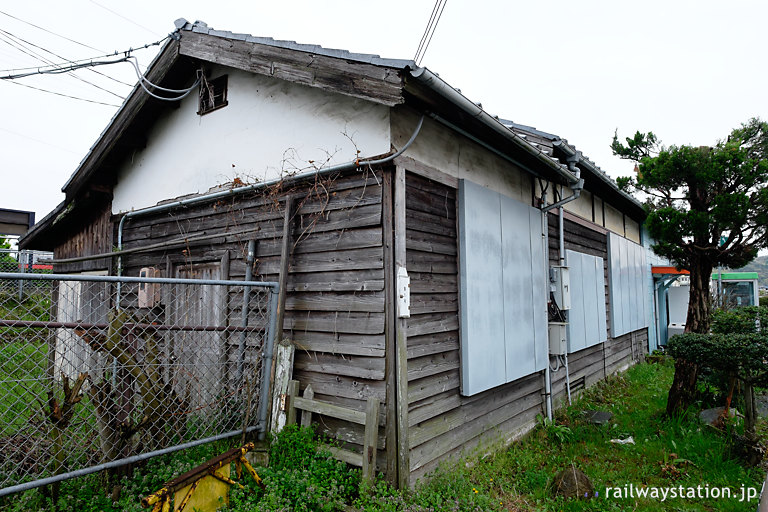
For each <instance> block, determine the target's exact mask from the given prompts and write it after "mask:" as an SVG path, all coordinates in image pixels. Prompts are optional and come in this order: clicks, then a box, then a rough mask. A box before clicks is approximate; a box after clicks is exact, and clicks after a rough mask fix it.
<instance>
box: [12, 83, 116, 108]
mask: <svg viewBox="0 0 768 512" xmlns="http://www.w3.org/2000/svg"><path fill="white" fill-rule="evenodd" d="M9 83H12V84H13V85H20V86H22V87H28V88H30V89H34V90H36V91H40V92H47V93H49V94H55V95H56V96H63V97H65V98H71V99H73V100H80V101H87V102H88V103H95V104H97V105H106V106H108V107H119V106H120V105H115V104H114V103H105V102H103V101H95V100H89V99H87V98H80V97H78V96H71V95H69V94H64V93H61V92H56V91H49V90H48V89H42V88H40V87H35V86H33V85H29V84H22V83H21V82H9Z"/></svg>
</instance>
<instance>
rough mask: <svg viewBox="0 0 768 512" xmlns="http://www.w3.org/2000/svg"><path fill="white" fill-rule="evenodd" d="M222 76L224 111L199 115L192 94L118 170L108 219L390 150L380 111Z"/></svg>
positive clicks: (258, 79)
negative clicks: (213, 190) (225, 83)
mask: <svg viewBox="0 0 768 512" xmlns="http://www.w3.org/2000/svg"><path fill="white" fill-rule="evenodd" d="M222 74H228V75H229V78H228V81H229V83H228V92H227V101H228V103H229V104H228V105H227V106H225V107H223V108H220V109H218V110H216V111H213V112H211V113H208V114H206V115H203V116H200V115H198V114H197V110H198V99H197V95H196V94H195V93H194V92H193V93H192V94H190V95H189V96H188V97H187V98H185V99H184V100H182V102H181V104H180V107H179V108H178V109H176V110H171V111H169V113H168V114H167V115H166V116H164V117H163V118H162V119H160V120H159V121H158V122H157V123H156V124H155V125H154V126H153V127H152V128H151V129H150V131H149V132H148V133H147V134H146V138H147V146H146V148H144V149H141V150H136V151H135V152H134V153H133V155H132V156H131V158H128V159H127V161H126V162H124V163H123V165H122V167H121V169H120V170H119V173H118V182H117V185H116V186H115V188H114V197H113V200H112V212H113V213H119V212H126V211H130V210H132V209H140V208H144V207H148V206H153V205H155V204H157V203H158V202H161V201H164V200H168V199H173V198H176V197H180V196H183V195H188V194H199V193H205V192H207V191H209V190H210V189H211V188H213V187H216V186H219V185H224V184H227V183H231V182H232V181H233V180H234V179H235V178H239V179H240V180H242V181H243V182H245V183H252V182H254V181H256V180H265V179H271V178H275V177H279V176H281V175H283V174H285V173H289V172H296V171H305V172H311V171H312V170H313V168H314V167H326V166H330V165H336V164H341V163H346V162H349V161H351V160H354V159H355V158H357V157H358V156H359V157H360V158H365V157H371V156H377V155H381V154H384V153H387V152H389V151H390V119H389V115H390V114H389V108H388V107H386V106H383V105H378V104H374V103H371V102H368V101H365V100H361V99H357V98H350V97H348V96H343V95H341V94H335V93H330V92H328V91H323V90H320V89H315V88H311V87H307V86H303V85H298V84H293V83H289V82H286V81H283V80H279V79H275V78H271V77H265V76H262V75H256V74H251V73H246V72H242V71H238V70H234V69H231V68H218V69H214V72H213V73H212V75H211V77H212V78H216V77H218V76H220V75H222ZM358 151H359V154H358V153H357V152H358ZM310 162H312V163H310Z"/></svg>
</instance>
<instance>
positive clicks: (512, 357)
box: [499, 195, 544, 382]
mask: <svg viewBox="0 0 768 512" xmlns="http://www.w3.org/2000/svg"><path fill="white" fill-rule="evenodd" d="M499 197H500V200H501V239H502V255H503V271H502V274H503V282H504V320H505V329H504V332H505V336H504V338H505V346H506V349H505V351H506V377H505V381H504V382H511V381H513V380H515V379H518V378H520V377H523V376H525V375H529V374H531V373H533V372H534V371H535V370H534V367H535V362H536V352H535V330H534V311H535V309H536V306H537V305H536V304H534V300H533V281H532V279H531V277H532V276H531V264H532V258H531V235H530V231H531V226H530V215H529V212H528V209H529V207H528V206H526V205H524V204H523V203H521V202H519V201H515V200H514V199H512V198H510V197H506V196H503V195H500V196H499ZM539 233H541V227H539ZM543 268H544V267H543V264H542V265H541V268H540V270H539V273H543V271H544V270H543Z"/></svg>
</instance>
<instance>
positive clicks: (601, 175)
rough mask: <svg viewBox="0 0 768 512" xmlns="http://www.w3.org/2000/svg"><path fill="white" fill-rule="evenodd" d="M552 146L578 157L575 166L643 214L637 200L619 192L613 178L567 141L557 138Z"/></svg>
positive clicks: (621, 191) (642, 208)
mask: <svg viewBox="0 0 768 512" xmlns="http://www.w3.org/2000/svg"><path fill="white" fill-rule="evenodd" d="M552 144H553V146H555V147H558V148H560V149H562V150H563V151H564V152H565V153H566V154H567V155H569V156H578V162H577V165H578V166H579V167H581V168H582V169H584V170H586V171H587V172H589V173H590V175H592V176H594V177H595V178H597V179H599V180H600V181H601V182H602V183H604V184H605V185H607V186H609V187H610V188H611V189H613V191H614V192H615V193H617V194H619V195H620V196H621V197H622V198H623V199H625V200H626V201H628V202H630V203H631V204H632V205H633V206H635V207H637V208H638V209H640V210H642V211H643V212H645V208H644V207H643V204H642V203H641V202H640V201H638V200H637V198H635V197H634V196H632V195H631V194H628V193H626V192H624V191H623V190H621V189H620V188H619V186H618V185H617V184H616V182H615V181H614V180H613V178H611V177H610V176H608V174H606V173H605V171H603V170H602V169H601V168H600V167H599V166H597V165H596V164H595V163H594V162H593V161H592V160H590V159H589V158H586V157H585V156H584V155H583V154H582V153H581V151H579V150H577V149H576V148H575V147H574V146H571V145H570V144H568V141H567V140H565V139H561V138H558V139H557V140H555V141H553V143H552Z"/></svg>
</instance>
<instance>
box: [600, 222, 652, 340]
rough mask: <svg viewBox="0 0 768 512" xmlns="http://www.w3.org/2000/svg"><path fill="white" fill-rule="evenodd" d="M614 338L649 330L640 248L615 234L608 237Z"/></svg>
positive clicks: (644, 278)
mask: <svg viewBox="0 0 768 512" xmlns="http://www.w3.org/2000/svg"><path fill="white" fill-rule="evenodd" d="M608 255H609V259H608V275H609V292H610V293H609V297H610V301H611V336H613V337H614V338H616V337H618V336H621V335H623V334H626V333H628V332H632V331H636V330H638V329H642V328H644V327H648V316H649V312H648V311H649V310H648V304H647V302H646V300H645V299H646V295H647V291H648V289H647V287H646V280H647V273H648V269H647V268H646V263H645V253H644V249H643V247H642V246H641V245H638V244H636V243H634V242H632V241H630V240H627V239H626V238H623V237H621V236H619V235H616V234H614V233H610V234H609V236H608Z"/></svg>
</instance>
